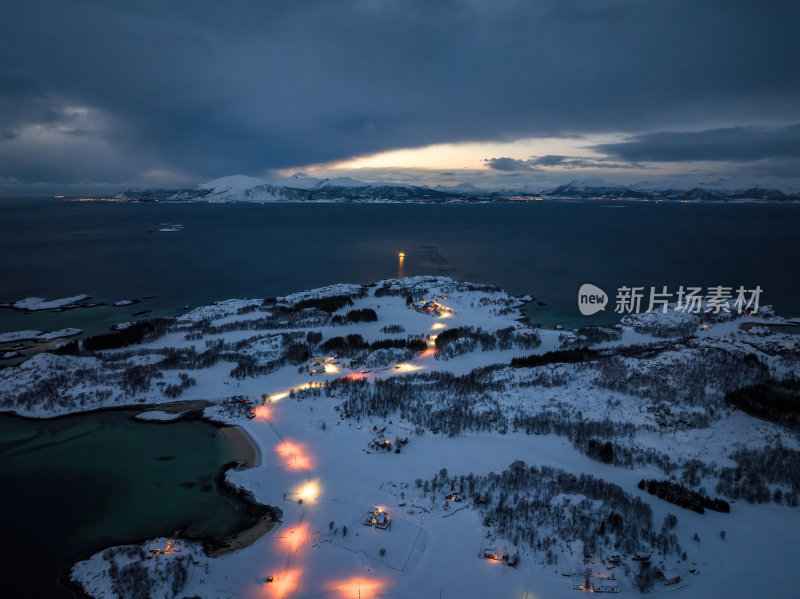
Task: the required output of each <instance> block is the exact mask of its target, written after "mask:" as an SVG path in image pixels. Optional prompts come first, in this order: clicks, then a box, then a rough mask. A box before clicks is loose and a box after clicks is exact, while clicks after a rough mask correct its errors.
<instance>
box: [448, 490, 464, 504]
mask: <svg viewBox="0 0 800 599" xmlns="http://www.w3.org/2000/svg"><path fill="white" fill-rule="evenodd" d="M447 498H448V499H449V500H450V501H455V502H456V503H458V502H459V501H461V497H460V496H459V494H458V493H455V492H454V493H450V494H449V495H448V496H447Z"/></svg>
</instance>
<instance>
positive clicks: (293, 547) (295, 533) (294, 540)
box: [279, 523, 308, 551]
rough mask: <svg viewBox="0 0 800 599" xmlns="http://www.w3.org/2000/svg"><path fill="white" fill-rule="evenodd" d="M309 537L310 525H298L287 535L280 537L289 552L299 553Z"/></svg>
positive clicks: (288, 531)
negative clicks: (298, 550) (301, 545)
mask: <svg viewBox="0 0 800 599" xmlns="http://www.w3.org/2000/svg"><path fill="white" fill-rule="evenodd" d="M307 537H308V524H306V523H303V524H298V525H297V526H293V527H292V528H290V529H289V530H287V531H286V533H285V534H284V535H283V536H281V537H279V539H280V541H281V544H283V545H285V546H286V547H287V548H288V549H289V551H297V548H298V547H300V544H301V543H302V542H303V541H304V540H305V539H306V538H307Z"/></svg>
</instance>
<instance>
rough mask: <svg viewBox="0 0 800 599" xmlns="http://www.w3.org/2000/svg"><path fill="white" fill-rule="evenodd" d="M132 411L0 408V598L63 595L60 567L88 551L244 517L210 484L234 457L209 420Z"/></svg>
mask: <svg viewBox="0 0 800 599" xmlns="http://www.w3.org/2000/svg"><path fill="white" fill-rule="evenodd" d="M133 414H135V412H134V411H129V410H114V411H107V412H94V413H90V414H84V415H78V416H69V417H66V418H57V419H55V420H46V421H36V420H23V419H20V418H13V417H10V416H0V481H2V492H0V530H1V531H2V539H3V544H4V548H3V550H2V552H0V555H2V560H0V579H1V580H2V582H0V589H2V590H0V596H2V597H15V598H17V597H20V598H21V597H68V596H69V595H68V594H67V592H66V591H65V590H64V589H61V588H59V587H58V585H57V578H58V575H59V573H61V572H62V571H63V570H65V569H66V568H68V567H69V566H70V565H71V564H72V563H74V562H75V561H78V560H80V559H84V558H87V557H89V555H90V554H91V553H93V552H94V551H98V550H100V549H103V548H105V547H108V546H111V545H117V544H120V543H124V542H134V541H142V540H144V539H146V538H152V537H155V536H158V535H165V534H166V535H168V534H170V533H172V532H173V531H175V530H177V529H184V527H187V528H186V529H187V531H188V532H189V533H190V534H192V535H193V536H205V535H226V534H229V533H232V532H235V531H238V530H242V529H244V528H246V527H247V526H249V525H251V524H252V521H251V519H250V518H249V517H248V516H247V514H246V513H245V512H244V509H243V506H242V505H241V504H239V503H238V502H236V501H234V500H233V499H231V498H230V497H228V496H227V495H224V494H223V493H221V492H220V490H219V489H218V488H217V487H216V484H215V480H214V478H215V477H216V475H217V473H218V472H219V471H220V470H221V468H222V466H223V465H224V464H225V463H227V462H228V461H230V460H231V459H233V455H232V453H231V450H230V448H229V446H228V444H227V443H226V441H225V440H224V437H223V436H222V435H220V434H219V433H218V432H217V429H216V428H215V427H214V426H212V425H210V424H208V423H205V422H201V421H186V422H171V423H169V424H160V423H148V422H138V421H133V420H131V416H132V415H133Z"/></svg>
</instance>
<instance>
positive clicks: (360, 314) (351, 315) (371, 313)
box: [331, 308, 378, 324]
mask: <svg viewBox="0 0 800 599" xmlns="http://www.w3.org/2000/svg"><path fill="white" fill-rule="evenodd" d="M377 320H378V313H377V312H375V310H373V309H372V308H361V309H360V310H350V311H349V312H348V313H347V314H345V315H344V316H334V317H333V320H332V321H331V324H348V323H351V322H375V321H377Z"/></svg>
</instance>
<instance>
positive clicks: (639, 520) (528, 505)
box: [417, 460, 680, 563]
mask: <svg viewBox="0 0 800 599" xmlns="http://www.w3.org/2000/svg"><path fill="white" fill-rule="evenodd" d="M417 485H418V486H422V490H423V492H424V493H426V494H427V493H431V494H432V498H431V501H432V502H435V500H436V499H435V498H436V496H437V495H436V494H437V493H438V494H440V495H439V496H440V497H445V496H446V495H447V494H449V493H452V492H456V493H459V494H461V495H465V496H469V497H471V498H472V500H473V502H474V504H475V506H476V508H477V509H478V510H479V511H480V513H481V514H482V515H483V518H484V525H485V526H487V527H488V528H491V529H492V530H494V531H495V532H496V533H497V534H498V535H500V536H502V537H504V538H506V539H509V540H511V542H512V543H514V545H516V546H520V545H521V544H524V545H527V546H528V547H530V548H531V549H533V550H534V551H537V552H542V553H545V552H546V554H547V555H546V561H547V562H548V563H556V562H557V560H558V558H557V556H556V555H554V553H553V551H552V549H554V548H555V547H554V546H555V545H556V544H557V543H559V541H561V542H564V543H572V542H574V541H581V542H582V543H583V547H584V552H585V553H590V554H593V553H595V552H607V553H622V554H634V553H647V552H650V551H651V549H652V548H654V547H655V548H658V549H659V550H661V551H662V553H664V554H665V555H668V554H672V553H679V552H680V547H679V545H678V543H677V538H676V537H675V535H674V534H672V533H671V532H669V530H668V529H667V527H664V529H662V531H661V532H660V533H656V531H655V530H654V528H653V514H652V510H651V509H650V507H649V506H648V505H647V504H646V503H645V502H643V501H641V500H640V499H638V498H635V497H633V496H631V495H629V494H628V493H626V492H625V491H623V490H622V489H621V488H620V487H619V486H618V485H615V484H611V483H607V482H605V481H604V480H602V479H598V478H595V477H594V476H591V475H588V474H581V475H580V476H575V475H574V474H571V473H568V472H565V471H563V470H559V469H557V468H551V467H548V466H542V467H536V466H531V467H528V466H527V465H526V464H525V463H524V462H522V461H519V460H518V461H516V462H514V463H513V464H511V465H510V466H509V468H508V469H507V470H504V471H503V472H501V473H499V474H496V473H493V472H492V473H489V474H488V475H486V476H476V475H474V474H472V473H470V474H468V475H466V476H453V477H451V476H449V475H448V473H447V471H446V470H442V471H441V472H440V473H439V474H438V475H436V476H435V477H434V478H433V479H431V480H430V481H425V483H424V485H422V483H421V481H417ZM571 495H572V496H574V495H579V496H583V498H582V499H575V498H573V497H569V496H571ZM444 507H445V509H447V506H446V504H445V505H444Z"/></svg>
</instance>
